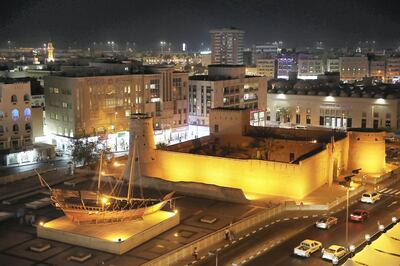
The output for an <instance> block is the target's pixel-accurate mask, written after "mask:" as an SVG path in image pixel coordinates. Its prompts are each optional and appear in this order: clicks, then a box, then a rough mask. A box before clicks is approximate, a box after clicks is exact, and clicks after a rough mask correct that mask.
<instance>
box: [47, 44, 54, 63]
mask: <svg viewBox="0 0 400 266" xmlns="http://www.w3.org/2000/svg"><path fill="white" fill-rule="evenodd" d="M47 62H54V47H53V43H51V42H49V43H48V44H47Z"/></svg>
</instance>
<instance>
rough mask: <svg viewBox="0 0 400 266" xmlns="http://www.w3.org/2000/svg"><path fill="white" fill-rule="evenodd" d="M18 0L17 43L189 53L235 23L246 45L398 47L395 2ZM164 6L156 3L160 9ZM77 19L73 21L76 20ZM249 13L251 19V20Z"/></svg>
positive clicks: (8, 14)
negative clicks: (184, 48)
mask: <svg viewBox="0 0 400 266" xmlns="http://www.w3.org/2000/svg"><path fill="white" fill-rule="evenodd" d="M151 2H152V4H151V5H149V3H148V2H145V3H144V2H143V3H142V2H135V3H132V2H131V1H117V2H116V3H115V4H114V5H111V6H110V5H109V4H108V3H107V2H106V1H79V2H75V1H64V2H57V5H54V3H52V2H51V1H48V0H41V1H13V2H9V3H5V4H3V9H4V11H5V12H4V16H2V18H0V24H1V25H2V27H1V28H0V39H2V43H0V46H1V47H7V41H11V42H13V43H15V44H16V45H17V47H23V46H30V47H35V46H40V44H42V43H43V42H46V41H49V40H51V41H53V42H54V43H55V45H56V46H57V47H60V48H68V47H74V48H85V47H87V46H88V45H89V44H90V43H93V42H99V41H101V40H102V41H107V40H113V41H115V42H118V43H120V44H123V45H125V44H126V42H130V43H135V44H136V45H137V48H138V49H139V50H151V49H156V48H157V46H158V45H159V42H160V41H161V40H166V41H168V42H171V43H173V44H174V45H175V46H176V47H177V48H178V47H180V46H181V44H182V43H186V44H187V45H188V50H190V51H194V50H199V49H200V44H201V43H204V46H205V47H209V45H210V37H209V34H208V31H209V30H210V29H212V28H221V27H230V26H235V27H237V28H240V29H242V30H244V31H245V32H246V38H245V46H246V47H248V46H250V45H252V44H254V43H263V42H267V41H274V40H283V41H284V42H285V43H286V44H287V46H289V47H294V46H312V45H314V43H315V42H317V41H322V42H324V43H325V44H326V46H327V47H342V46H353V45H356V44H357V42H359V41H376V44H377V46H378V47H382V48H387V47H397V46H398V45H399V44H400V34H399V33H398V32H396V31H395V30H393V29H396V28H398V27H400V19H399V18H398V17H397V16H396V13H395V10H396V9H397V6H398V4H397V3H396V1H390V0H389V1H384V2H382V1H368V2H362V1H335V3H321V2H320V1H312V0H309V1H302V2H301V3H292V1H279V2H277V1H269V2H264V1H246V2H244V1H229V2H226V1H179V0H171V1H157V0H154V1H151ZM155 6H156V7H157V8H154V7H155ZM72 17H73V19H71V18H72ZM249 17H250V18H251V19H249Z"/></svg>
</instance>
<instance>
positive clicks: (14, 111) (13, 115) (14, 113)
mask: <svg viewBox="0 0 400 266" xmlns="http://www.w3.org/2000/svg"><path fill="white" fill-rule="evenodd" d="M11 118H12V120H14V121H16V120H18V118H19V111H18V109H12V110H11Z"/></svg>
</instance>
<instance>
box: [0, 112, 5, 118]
mask: <svg viewBox="0 0 400 266" xmlns="http://www.w3.org/2000/svg"><path fill="white" fill-rule="evenodd" d="M2 118H4V112H3V111H0V119H2Z"/></svg>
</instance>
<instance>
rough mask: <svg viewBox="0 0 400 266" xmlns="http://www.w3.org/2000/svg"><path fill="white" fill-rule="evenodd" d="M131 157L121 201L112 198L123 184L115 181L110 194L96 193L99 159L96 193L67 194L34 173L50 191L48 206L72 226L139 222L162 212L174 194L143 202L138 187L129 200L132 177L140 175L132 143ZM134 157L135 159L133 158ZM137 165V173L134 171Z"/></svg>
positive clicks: (132, 183) (132, 185) (115, 197)
mask: <svg viewBox="0 0 400 266" xmlns="http://www.w3.org/2000/svg"><path fill="white" fill-rule="evenodd" d="M133 149H134V151H133V156H131V158H130V159H131V164H130V165H131V167H130V171H129V173H130V174H129V181H128V191H127V195H126V196H124V197H121V196H116V194H118V193H117V191H118V190H119V191H121V188H122V184H123V180H121V179H120V180H117V182H116V184H115V185H114V187H113V188H112V190H111V193H109V194H106V193H102V192H101V191H100V188H101V177H102V163H103V162H102V161H103V160H102V157H103V156H100V166H99V174H98V182H97V192H94V191H87V190H68V189H59V188H52V187H50V185H49V184H48V183H47V182H46V180H45V179H44V178H43V177H42V176H41V175H40V174H39V173H38V172H36V173H37V175H38V177H39V181H40V183H41V185H42V186H45V187H47V188H48V189H49V190H50V193H51V195H50V198H51V201H52V204H53V205H54V206H55V207H56V208H59V209H61V210H62V211H63V212H64V214H65V215H66V216H67V217H68V218H69V219H70V220H71V221H73V222H76V223H79V224H80V223H92V224H98V223H116V222H123V221H130V220H138V219H143V217H145V216H146V215H149V214H152V213H155V212H157V211H159V210H160V209H162V208H163V207H164V206H165V205H166V204H167V203H168V202H170V203H171V201H172V200H173V195H174V193H175V192H170V193H168V194H167V195H165V196H164V197H163V198H162V199H154V198H144V197H143V190H142V188H141V187H140V191H141V197H134V196H133V187H134V180H135V177H134V176H135V173H139V174H140V164H139V154H137V152H136V140H135V142H134V145H133ZM136 155H137V156H136ZM135 162H137V167H138V171H135V169H134V168H135Z"/></svg>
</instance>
